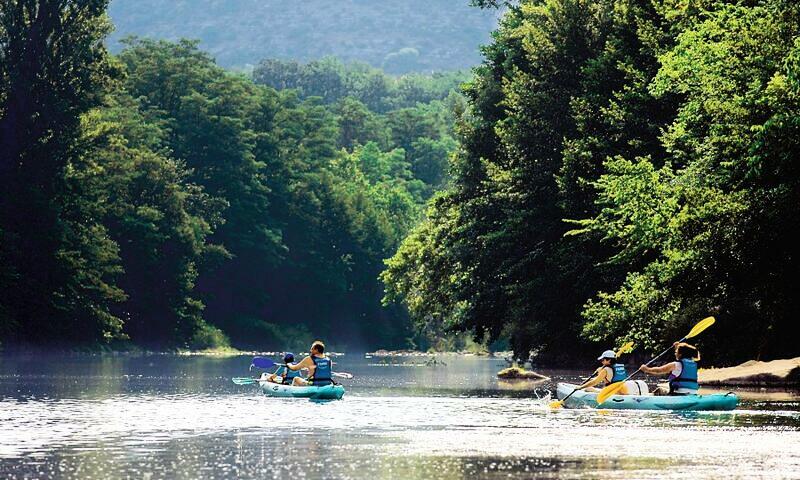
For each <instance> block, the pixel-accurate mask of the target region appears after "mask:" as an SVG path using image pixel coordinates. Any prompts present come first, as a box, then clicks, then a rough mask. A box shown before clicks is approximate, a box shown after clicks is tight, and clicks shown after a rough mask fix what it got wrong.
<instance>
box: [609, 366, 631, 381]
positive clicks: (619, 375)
mask: <svg viewBox="0 0 800 480" xmlns="http://www.w3.org/2000/svg"><path fill="white" fill-rule="evenodd" d="M606 368H610V369H611V371H612V372H613V375H612V376H611V381H608V380H606V385H611V384H612V383H615V382H621V381H623V380H625V379H626V378H628V372H627V371H625V365H623V364H621V363H615V364H614V365H612V366H610V367H606Z"/></svg>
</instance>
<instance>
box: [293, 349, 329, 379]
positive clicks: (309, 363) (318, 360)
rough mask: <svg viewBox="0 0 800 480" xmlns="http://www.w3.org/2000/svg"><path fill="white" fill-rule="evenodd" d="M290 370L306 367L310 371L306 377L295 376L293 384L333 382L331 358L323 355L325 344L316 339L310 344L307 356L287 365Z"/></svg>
mask: <svg viewBox="0 0 800 480" xmlns="http://www.w3.org/2000/svg"><path fill="white" fill-rule="evenodd" d="M288 367H289V369H290V370H293V371H299V370H300V369H303V368H307V369H309V371H310V372H311V374H310V375H309V376H308V378H307V379H303V378H299V377H298V378H295V379H294V381H293V382H292V384H293V385H298V386H300V385H314V386H321V385H330V384H331V383H333V378H332V377H333V372H332V362H331V359H330V358H328V357H327V356H326V355H325V344H324V343H322V342H321V341H319V340H317V341H315V342H314V343H313V344H311V349H310V351H309V356H307V357H306V358H304V359H303V360H301V361H300V363H295V364H291V365H288Z"/></svg>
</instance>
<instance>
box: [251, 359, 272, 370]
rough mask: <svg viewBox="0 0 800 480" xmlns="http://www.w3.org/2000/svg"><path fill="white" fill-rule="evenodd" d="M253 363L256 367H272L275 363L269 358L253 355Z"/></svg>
mask: <svg viewBox="0 0 800 480" xmlns="http://www.w3.org/2000/svg"><path fill="white" fill-rule="evenodd" d="M253 365H254V366H256V367H257V368H272V367H274V366H275V365H277V364H276V363H275V361H274V360H272V359H271V358H267V357H253Z"/></svg>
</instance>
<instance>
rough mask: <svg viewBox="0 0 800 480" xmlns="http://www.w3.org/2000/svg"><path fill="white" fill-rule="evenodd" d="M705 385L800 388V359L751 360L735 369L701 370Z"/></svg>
mask: <svg viewBox="0 0 800 480" xmlns="http://www.w3.org/2000/svg"><path fill="white" fill-rule="evenodd" d="M698 377H699V380H700V383H701V384H703V385H718V386H741V387H800V357H796V358H788V359H782V360H773V361H769V362H759V361H757V360H750V361H748V362H744V363H742V364H741V365H737V366H735V367H726V368H709V369H701V370H700V372H699V373H698Z"/></svg>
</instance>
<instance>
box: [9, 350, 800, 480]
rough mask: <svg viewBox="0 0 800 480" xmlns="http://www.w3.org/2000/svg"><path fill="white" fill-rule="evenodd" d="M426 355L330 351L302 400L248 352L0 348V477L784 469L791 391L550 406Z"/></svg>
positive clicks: (520, 387)
mask: <svg viewBox="0 0 800 480" xmlns="http://www.w3.org/2000/svg"><path fill="white" fill-rule="evenodd" d="M441 359H442V360H444V362H446V363H447V365H439V366H434V367H430V366H424V365H423V364H422V363H423V362H424V359H420V358H404V359H394V360H392V362H394V363H395V364H394V365H393V364H388V365H386V364H383V363H381V362H380V361H379V360H378V359H374V358H364V355H346V356H343V357H340V358H337V362H338V365H337V367H338V368H337V369H338V370H341V371H349V372H351V373H353V374H354V375H355V378H354V379H352V380H345V381H343V383H344V384H345V385H346V387H347V394H346V395H345V397H344V399H343V400H341V401H333V402H327V403H314V402H310V401H307V400H289V399H277V398H268V397H265V396H263V395H262V394H260V393H259V392H258V391H257V390H256V388H254V387H248V386H237V385H234V384H233V383H232V382H231V380H230V378H231V377H234V376H246V375H247V374H248V372H247V366H248V365H249V357H225V358H218V357H204V356H170V355H152V356H91V355H65V356H34V355H30V356H24V357H20V356H14V357H11V356H5V357H0V478H20V479H21V478H57V479H62V478H63V479H73V478H74V479H78V478H80V479H93V478H97V479H116V478H145V479H148V478H151V479H156V478H176V479H193V478H198V479H199V478H202V479H216V478H276V479H283V480H289V479H292V480H296V479H302V478H342V479H369V480H377V479H422V478H437V479H461V478H489V479H494V478H504V479H506V478H511V479H515V478H532V477H536V478H601V477H606V478H626V479H634V478H643V479H644V478H656V477H657V478H675V479H682V480H685V479H686V478H800V397H798V396H797V395H794V394H791V393H786V394H781V395H777V396H772V397H770V396H755V397H753V398H754V399H752V400H746V401H743V402H742V403H741V404H740V406H739V407H738V409H737V410H735V411H733V412H725V413H711V412H708V413H670V412H616V411H615V412H608V411H595V410H578V411H574V410H557V411H551V410H550V409H549V408H548V407H547V395H548V394H549V392H550V391H552V389H553V387H554V386H553V384H551V383H548V382H545V383H539V384H531V383H513V382H503V381H498V380H497V379H496V378H495V376H494V375H495V373H496V372H497V371H498V370H499V369H500V368H502V367H503V366H504V365H503V363H502V362H500V361H498V360H496V359H486V358H472V357H451V356H444V357H441ZM542 373H545V374H548V375H552V376H553V377H554V378H558V379H567V380H576V379H577V378H578V377H579V376H580V375H581V374H583V373H585V372H568V371H558V372H552V371H547V370H543V371H542Z"/></svg>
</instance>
